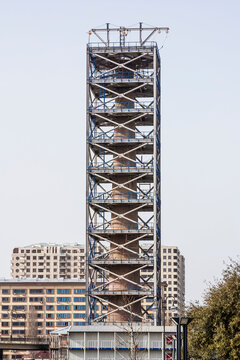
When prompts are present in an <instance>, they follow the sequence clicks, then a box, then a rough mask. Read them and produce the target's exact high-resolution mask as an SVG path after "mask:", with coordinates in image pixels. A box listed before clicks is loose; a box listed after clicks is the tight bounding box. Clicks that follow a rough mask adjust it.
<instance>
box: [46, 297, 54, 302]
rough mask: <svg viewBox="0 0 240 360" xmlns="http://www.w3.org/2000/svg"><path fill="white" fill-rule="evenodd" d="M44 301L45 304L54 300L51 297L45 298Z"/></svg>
mask: <svg viewBox="0 0 240 360" xmlns="http://www.w3.org/2000/svg"><path fill="white" fill-rule="evenodd" d="M46 301H47V302H53V301H54V298H53V297H47V298H46Z"/></svg>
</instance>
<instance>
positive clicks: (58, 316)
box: [57, 314, 71, 319]
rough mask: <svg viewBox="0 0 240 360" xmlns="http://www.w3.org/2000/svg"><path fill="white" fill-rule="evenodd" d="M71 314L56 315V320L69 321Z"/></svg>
mask: <svg viewBox="0 0 240 360" xmlns="http://www.w3.org/2000/svg"><path fill="white" fill-rule="evenodd" d="M70 317H71V314H57V319H70Z"/></svg>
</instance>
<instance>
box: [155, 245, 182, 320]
mask: <svg viewBox="0 0 240 360" xmlns="http://www.w3.org/2000/svg"><path fill="white" fill-rule="evenodd" d="M161 260H162V261H161V273H162V282H163V284H165V286H163V287H164V296H163V305H164V306H163V308H164V310H165V313H166V322H169V319H170V318H171V317H172V315H174V316H178V315H181V314H182V312H183V311H184V306H185V258H184V256H183V255H181V253H180V251H179V249H178V248H177V247H176V246H162V254H161Z"/></svg>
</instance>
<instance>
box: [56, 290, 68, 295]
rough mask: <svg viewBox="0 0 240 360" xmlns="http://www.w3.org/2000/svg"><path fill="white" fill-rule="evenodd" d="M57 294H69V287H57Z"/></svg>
mask: <svg viewBox="0 0 240 360" xmlns="http://www.w3.org/2000/svg"><path fill="white" fill-rule="evenodd" d="M57 293H58V294H71V290H70V289H57Z"/></svg>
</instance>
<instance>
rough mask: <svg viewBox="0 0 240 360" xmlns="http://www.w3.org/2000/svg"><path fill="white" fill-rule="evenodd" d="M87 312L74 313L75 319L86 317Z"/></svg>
mask: <svg viewBox="0 0 240 360" xmlns="http://www.w3.org/2000/svg"><path fill="white" fill-rule="evenodd" d="M85 317H86V315H85V314H74V319H85Z"/></svg>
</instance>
